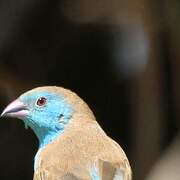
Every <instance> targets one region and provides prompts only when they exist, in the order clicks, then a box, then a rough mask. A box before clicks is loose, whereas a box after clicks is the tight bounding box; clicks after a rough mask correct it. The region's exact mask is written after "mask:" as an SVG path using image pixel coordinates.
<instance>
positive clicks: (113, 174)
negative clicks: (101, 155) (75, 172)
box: [93, 160, 131, 180]
mask: <svg viewBox="0 0 180 180" xmlns="http://www.w3.org/2000/svg"><path fill="white" fill-rule="evenodd" d="M98 164H99V167H98V173H97V174H98V176H99V177H100V178H99V180H131V169H130V167H129V164H128V162H126V161H125V162H124V163H123V164H122V165H121V166H118V165H116V164H113V163H112V162H108V161H104V160H99V163H98ZM96 179H97V178H96ZM96 179H95V178H94V179H93V180H96Z"/></svg>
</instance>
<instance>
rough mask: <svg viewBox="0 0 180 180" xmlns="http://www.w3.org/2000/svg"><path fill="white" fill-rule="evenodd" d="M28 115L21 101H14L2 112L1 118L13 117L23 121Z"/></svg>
mask: <svg viewBox="0 0 180 180" xmlns="http://www.w3.org/2000/svg"><path fill="white" fill-rule="evenodd" d="M27 115H28V109H27V106H25V105H24V103H23V102H22V101H20V100H19V99H16V100H15V101H13V102H12V103H10V104H9V105H8V106H7V107H6V108H5V109H4V111H3V112H2V114H1V117H4V116H5V117H14V118H18V119H24V117H25V116H27Z"/></svg>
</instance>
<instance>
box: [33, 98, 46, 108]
mask: <svg viewBox="0 0 180 180" xmlns="http://www.w3.org/2000/svg"><path fill="white" fill-rule="evenodd" d="M46 101H47V99H46V98H45V97H40V98H39V99H38V100H37V102H36V104H37V105H38V106H44V105H45V104H46Z"/></svg>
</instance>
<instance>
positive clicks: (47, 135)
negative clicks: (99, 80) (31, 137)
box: [34, 125, 64, 149]
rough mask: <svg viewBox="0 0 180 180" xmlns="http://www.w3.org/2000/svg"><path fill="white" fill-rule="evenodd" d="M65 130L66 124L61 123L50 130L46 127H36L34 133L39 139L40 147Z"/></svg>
mask: <svg viewBox="0 0 180 180" xmlns="http://www.w3.org/2000/svg"><path fill="white" fill-rule="evenodd" d="M63 131H64V126H63V125H59V127H56V128H55V129H52V130H48V129H45V128H41V129H38V128H37V129H34V133H35V134H36V136H37V137H38V140H39V149H40V148H43V147H45V146H46V145H47V144H49V143H50V142H52V141H53V140H55V139H56V138H57V137H58V136H59V135H60V134H61V133H62V132H63Z"/></svg>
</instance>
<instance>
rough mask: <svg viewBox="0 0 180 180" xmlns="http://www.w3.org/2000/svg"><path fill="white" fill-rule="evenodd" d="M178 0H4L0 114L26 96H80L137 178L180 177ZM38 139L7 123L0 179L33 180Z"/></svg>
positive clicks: (0, 137) (0, 146) (0, 5)
mask: <svg viewBox="0 0 180 180" xmlns="http://www.w3.org/2000/svg"><path fill="white" fill-rule="evenodd" d="M179 20H180V2H179V1H178V0H171V1H168V0H165V1H160V0H135V1H132V0H126V1H125V0H124V1H123V0H122V1H117V0H111V1H109V0H99V1H95V0H91V1H88V0H55V1H48V0H43V1H42V0H39V1H37V0H26V1H24V0H16V1H14V0H1V1H0V110H3V108H4V107H5V106H6V105H7V104H8V103H9V102H10V101H12V100H13V99H15V98H16V97H17V96H18V95H20V94H21V93H22V92H24V91H27V90H29V89H31V88H33V87H37V86H42V85H57V86H63V87H66V88H69V89H71V90H73V91H75V92H76V93H78V94H79V95H80V96H81V97H82V98H83V99H84V100H85V101H86V102H87V103H88V104H89V106H90V107H91V108H92V110H93V112H94V113H95V115H96V117H97V121H98V122H99V123H100V125H101V126H102V127H103V129H104V130H105V131H106V133H107V134H108V135H110V136H111V137H112V138H113V139H115V140H116V141H117V142H118V143H120V144H121V145H122V147H123V149H124V150H125V152H126V153H127V156H128V157H129V160H130V163H131V166H132V170H133V176H134V180H143V179H146V180H162V179H163V180H170V179H171V180H179V179H180V171H179V167H180V136H179V135H178V131H179V126H180V120H179V116H180V114H179V112H180V109H179V108H180V95H179V94H180V84H179V76H180V69H179V67H180V60H179V58H180V54H179V51H180V50H179V48H180V24H179ZM37 148H38V142H37V139H36V137H35V135H34V134H33V132H32V131H31V130H25V128H24V125H23V123H22V122H21V121H20V120H19V121H18V120H15V119H1V125H0V159H1V162H0V179H3V180H4V179H5V180H6V179H7V180H9V179H14V180H15V179H18V180H31V179H32V175H33V158H34V155H35V153H36V151H37Z"/></svg>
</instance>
